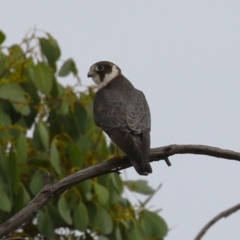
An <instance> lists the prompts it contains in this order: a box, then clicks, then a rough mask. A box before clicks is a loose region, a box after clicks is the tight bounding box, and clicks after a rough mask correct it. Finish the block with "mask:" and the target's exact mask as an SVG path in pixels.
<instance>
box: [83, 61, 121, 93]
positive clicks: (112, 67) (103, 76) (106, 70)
mask: <svg viewBox="0 0 240 240" xmlns="http://www.w3.org/2000/svg"><path fill="white" fill-rule="evenodd" d="M119 75H121V69H120V68H119V67H118V66H117V65H116V64H114V63H111V62H108V61H101V62H97V63H95V64H93V65H92V66H91V67H90V69H89V72H88V75H87V76H88V77H91V78H92V80H93V81H94V82H95V83H96V84H97V85H98V87H99V88H102V87H104V86H106V85H107V84H108V83H109V82H110V81H111V80H113V79H114V78H115V77H117V76H119Z"/></svg>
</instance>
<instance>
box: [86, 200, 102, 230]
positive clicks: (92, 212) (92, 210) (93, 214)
mask: <svg viewBox="0 0 240 240" xmlns="http://www.w3.org/2000/svg"><path fill="white" fill-rule="evenodd" d="M87 209H88V214H89V219H90V221H89V223H90V226H91V229H92V230H93V231H98V230H99V224H100V221H103V220H102V219H101V216H100V214H99V210H98V208H97V206H96V204H94V203H93V202H89V203H88V204H87Z"/></svg>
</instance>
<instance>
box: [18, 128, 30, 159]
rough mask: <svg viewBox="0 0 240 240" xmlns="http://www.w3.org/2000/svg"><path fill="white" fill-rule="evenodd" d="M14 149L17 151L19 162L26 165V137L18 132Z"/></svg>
mask: <svg viewBox="0 0 240 240" xmlns="http://www.w3.org/2000/svg"><path fill="white" fill-rule="evenodd" d="M16 149H17V155H18V159H19V162H21V163H26V162H27V151H28V144H27V139H26V136H25V134H24V133H23V132H20V135H19V137H18V139H17V141H16Z"/></svg>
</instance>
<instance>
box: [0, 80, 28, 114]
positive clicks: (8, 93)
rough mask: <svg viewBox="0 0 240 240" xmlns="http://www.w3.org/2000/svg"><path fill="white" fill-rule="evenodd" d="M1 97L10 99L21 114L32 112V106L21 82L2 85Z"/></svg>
mask: <svg viewBox="0 0 240 240" xmlns="http://www.w3.org/2000/svg"><path fill="white" fill-rule="evenodd" d="M0 98H2V99H6V100H9V101H10V102H11V103H12V105H13V107H14V108H15V110H16V111H17V112H19V113H20V114H22V115H24V116H27V115H28V114H29V113H30V107H29V104H28V101H27V99H26V97H25V92H24V90H23V89H22V88H21V87H20V85H19V84H16V83H8V84H3V85H1V86H0Z"/></svg>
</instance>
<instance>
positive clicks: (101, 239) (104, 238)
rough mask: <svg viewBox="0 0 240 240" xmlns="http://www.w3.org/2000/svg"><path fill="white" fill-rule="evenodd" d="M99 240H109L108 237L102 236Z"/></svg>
mask: <svg viewBox="0 0 240 240" xmlns="http://www.w3.org/2000/svg"><path fill="white" fill-rule="evenodd" d="M99 240H109V238H107V237H105V236H103V235H101V236H99Z"/></svg>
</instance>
